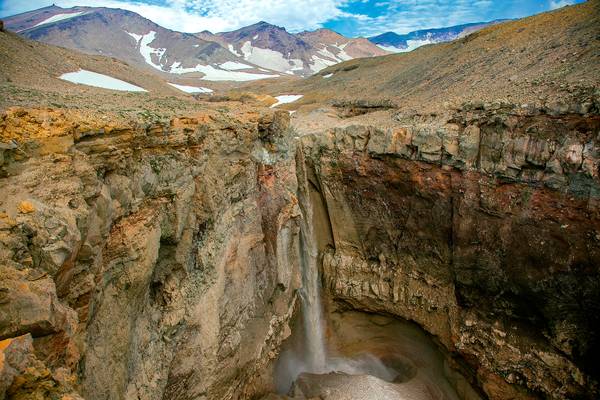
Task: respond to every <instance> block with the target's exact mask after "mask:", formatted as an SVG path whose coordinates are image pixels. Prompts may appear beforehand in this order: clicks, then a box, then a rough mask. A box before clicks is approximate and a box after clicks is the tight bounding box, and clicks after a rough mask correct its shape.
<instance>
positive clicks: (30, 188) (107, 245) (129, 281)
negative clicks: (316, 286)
mask: <svg viewBox="0 0 600 400" xmlns="http://www.w3.org/2000/svg"><path fill="white" fill-rule="evenodd" d="M288 123H289V117H288V114H287V113H286V112H276V113H262V114H261V113H257V112H255V111H248V112H245V111H239V112H237V113H236V115H235V116H233V117H232V116H228V115H226V114H225V113H224V112H219V111H207V112H206V113H203V114H199V115H196V116H194V117H191V118H175V119H173V120H172V121H171V122H170V124H168V125H161V124H153V125H149V126H144V127H142V126H133V125H132V126H125V125H123V126H114V125H111V124H109V123H106V122H102V118H99V119H98V121H85V120H82V119H80V118H78V117H77V116H76V115H72V114H70V113H66V112H58V111H50V110H22V109H13V110H9V111H8V112H6V113H5V114H4V115H3V116H2V120H1V121H0V132H1V134H2V147H0V154H1V155H2V157H1V158H0V164H1V168H2V169H1V174H2V179H1V180H0V187H1V189H0V190H1V192H2V198H1V199H0V210H1V211H2V213H1V215H0V265H1V276H2V279H1V280H0V285H1V286H0V339H2V340H3V341H1V342H0V350H1V351H2V353H1V355H2V358H1V359H0V372H1V374H0V375H1V377H2V379H1V380H0V395H1V397H2V398H19V399H21V398H22V399H24V398H28V399H31V398H34V399H38V398H39V399H41V398H50V397H52V396H55V397H56V396H59V397H60V395H63V394H68V395H70V396H71V397H70V398H79V396H80V395H81V396H83V397H85V398H89V399H123V398H129V399H133V398H144V399H203V398H206V399H231V398H246V397H249V396H251V395H253V394H254V393H255V392H256V391H260V390H264V388H263V387H262V381H261V380H260V379H259V378H260V374H261V373H262V372H263V370H264V368H265V366H266V365H267V364H268V363H269V362H270V360H271V359H272V358H273V357H275V355H276V351H277V349H278V347H279V344H280V342H281V341H282V340H283V339H284V338H285V337H286V336H287V335H288V333H289V329H288V325H287V324H288V320H289V318H290V316H291V314H292V312H293V310H294V305H295V289H296V288H297V286H298V285H299V275H298V248H297V243H298V241H297V236H298V230H299V222H298V220H299V210H298V206H297V201H296V197H295V193H296V176H295V169H294V165H295V164H294V149H293V141H292V140H290V138H289V137H288V136H289V129H288ZM290 143H291V144H290ZM55 397H52V398H55ZM63 398H66V397H63Z"/></svg>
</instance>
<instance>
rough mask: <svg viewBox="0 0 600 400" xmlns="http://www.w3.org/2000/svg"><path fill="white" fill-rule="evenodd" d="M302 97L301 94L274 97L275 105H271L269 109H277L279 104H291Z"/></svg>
mask: <svg viewBox="0 0 600 400" xmlns="http://www.w3.org/2000/svg"><path fill="white" fill-rule="evenodd" d="M302 96H303V95H301V94H283V95H281V96H275V98H276V99H277V103H275V104H273V105H272V106H271V108H273V107H277V106H279V105H281V104H286V103H293V102H294V101H296V100H299V99H300V98H302Z"/></svg>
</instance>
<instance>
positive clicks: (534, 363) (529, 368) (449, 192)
mask: <svg viewBox="0 0 600 400" xmlns="http://www.w3.org/2000/svg"><path fill="white" fill-rule="evenodd" d="M233 110H235V111H231V110H229V111H227V112H224V111H214V110H213V111H207V112H205V113H203V114H199V115H195V116H190V117H180V118H173V119H172V120H171V121H170V123H169V124H150V125H146V126H139V125H118V124H112V123H106V122H101V121H87V120H86V121H83V120H80V119H78V118H77V116H76V115H72V114H69V113H65V112H62V111H49V110H23V109H14V110H11V111H9V112H7V113H6V114H5V115H3V117H2V120H1V121H0V130H2V132H3V137H5V138H11V137H12V138H15V139H17V140H16V142H7V144H6V145H3V147H2V148H0V150H1V151H2V153H1V154H2V158H0V161H1V171H0V174H1V175H0V177H1V183H0V185H1V186H0V187H2V192H3V193H4V195H3V198H2V202H1V206H2V211H3V214H2V215H1V219H0V221H1V226H0V246H1V247H0V261H2V274H3V276H5V277H7V279H6V280H5V281H4V282H3V285H4V286H3V287H2V288H0V296H1V297H0V299H1V301H0V310H1V311H2V313H1V314H0V315H2V317H1V318H0V327H1V328H2V330H1V331H0V339H4V341H3V342H2V343H3V345H2V349H3V352H4V359H5V361H4V363H3V364H2V368H4V369H5V371H7V372H6V373H7V375H6V376H11V377H16V376H21V377H22V378H21V379H18V380H14V381H13V380H12V379H11V382H9V383H6V384H5V383H2V385H5V386H0V387H1V388H2V389H3V390H4V391H5V392H6V393H7V394H6V395H5V396H6V398H36V396H38V397H40V396H45V395H47V394H48V393H52V395H55V396H57V398H60V397H59V396H66V395H68V396H72V398H78V396H83V397H84V398H86V399H87V398H89V399H92V398H93V399H122V398H127V399H130V398H131V399H137V398H139V399H173V400H174V399H245V398H248V399H254V398H256V399H259V398H261V397H262V396H264V395H267V396H271V398H276V397H275V396H277V395H275V394H273V393H275V392H277V390H278V389H279V390H280V391H281V390H282V389H281V387H279V388H278V382H277V379H278V378H277V376H278V373H280V372H281V370H282V368H283V367H282V365H283V364H282V363H285V362H286V361H285V360H286V359H285V357H296V359H297V361H301V362H307V360H308V363H309V364H312V365H311V367H314V366H315V365H316V366H318V367H319V368H321V367H323V365H324V363H327V362H328V361H329V365H330V366H331V365H332V362H333V361H336V360H337V362H338V364H336V365H337V367H336V368H337V369H338V370H340V369H341V370H343V368H341V367H340V365H341V364H339V363H340V362H342V363H344V365H345V367H344V368H347V366H348V365H349V364H348V363H350V364H352V363H351V362H350V361H353V362H354V364H352V366H354V367H356V368H358V369H359V370H360V369H361V368H362V369H365V368H366V370H367V371H368V372H370V374H371V375H377V374H379V375H380V377H384V375H385V374H386V373H387V372H389V371H392V375H390V377H389V379H390V380H391V381H394V380H396V383H397V384H398V385H397V386H394V383H393V382H387V383H386V384H390V386H385V385H386V384H382V383H381V382H386V381H385V379H383V380H381V381H377V384H380V383H381V384H382V385H384V386H385V387H386V388H394V387H395V388H400V389H399V390H403V389H402V388H408V389H406V390H412V389H411V386H410V385H416V384H417V383H420V382H424V380H423V379H425V378H424V375H423V374H425V375H427V379H430V380H431V379H437V380H438V381H437V382H434V383H433V384H431V385H430V386H429V389H430V391H429V392H423V390H421V389H423V388H422V387H421V389H419V388H417V389H414V388H413V389H414V390H421V391H419V392H418V393H426V394H424V395H423V396H424V397H418V398H423V399H426V398H431V399H438V398H439V399H445V398H458V399H469V400H470V399H479V398H481V399H485V398H489V399H534V398H548V399H593V398H596V397H597V395H598V387H597V381H598V376H599V373H598V369H597V366H596V363H595V359H596V355H597V354H598V339H597V337H598V332H597V327H596V326H597V325H600V324H598V321H597V318H598V315H599V312H600V298H599V294H600V287H599V286H600V283H599V282H600V281H599V280H598V278H599V277H598V268H597V266H598V265H600V218H599V215H598V212H599V208H598V206H599V203H598V198H599V194H600V186H599V181H598V173H599V166H598V165H599V164H598V159H599V156H598V151H597V148H598V146H597V141H598V135H599V133H600V117H598V113H597V112H592V113H587V112H586V113H579V112H576V111H573V110H563V111H560V112H554V111H551V110H544V109H534V108H522V107H517V106H513V105H510V104H503V103H497V104H485V105H470V104H466V105H464V106H463V107H462V108H460V109H457V110H454V111H452V112H451V113H449V114H447V115H421V114H417V113H412V114H403V113H395V114H392V116H391V119H392V124H391V125H390V126H386V127H378V126H365V125H352V124H349V125H347V126H345V127H338V128H333V129H328V130H325V131H323V132H320V133H318V134H299V133H298V132H296V131H295V129H294V127H293V126H292V127H290V120H289V114H288V113H287V112H285V111H275V112H273V111H271V110H265V109H254V108H248V109H244V108H241V109H236V108H233ZM48 121H52V122H51V123H48ZM15 143H17V144H15ZM307 272H310V273H312V274H313V275H312V278H310V279H312V282H316V286H315V287H309V285H308V281H307V279H306V278H307ZM315 274H316V275H315ZM315 278H316V280H315ZM310 279H309V280H310ZM315 291H316V292H315ZM317 292H320V293H317ZM302 296H305V299H303V298H302ZM315 298H316V299H319V303H321V304H316V305H315V304H314V303H313V306H316V307H318V309H319V310H321V311H322V316H321V317H318V318H320V322H319V323H315V319H314V318H306V317H307V299H308V300H309V301H310V299H313V301H314V299H315ZM311 324H313V325H315V326H310V325H311ZM317 325H319V326H321V328H319V326H317ZM307 328H308V329H307ZM315 330H316V332H317V334H319V333H320V334H322V335H323V340H319V342H320V343H322V344H323V345H324V346H325V347H326V349H327V351H328V352H331V354H330V355H329V356H330V357H329V358H334V359H335V360H333V361H332V360H327V357H325V359H323V357H320V356H323V355H319V354H316V353H318V347H312V351H309V352H308V356H309V357H308V358H306V355H307V348H306V343H309V341H307V337H306V336H307V334H306V333H305V332H307V331H313V332H314V331H315ZM303 332H304V333H303ZM313 339H314V338H313ZM407 343H409V344H411V345H412V346H408V345H407ZM313 344H314V343H313ZM282 349H283V351H282ZM415 349H419V351H415ZM411 350H412V352H411ZM357 357H358V361H357ZM360 357H363V358H362V361H361V359H360ZM411 357H413V358H412V359H411ZM340 360H341V361H340ZM415 360H416V361H415ZM426 362H427V363H429V364H426ZM333 364H335V363H333ZM417 364H418V365H417ZM374 365H375V366H380V367H381V366H382V368H380V369H378V370H376V369H377V368H379V367H377V368H375V367H373V366H374ZM365 366H367V367H365ZM334 367H335V366H334ZM308 369H310V368H308ZM329 369H331V368H329ZM334 369H335V368H334ZM320 372H323V373H324V372H328V370H327V368H324V369H323V370H322V371H320ZM11 374H12V375H11ZM394 374H396V375H395V376H394ZM428 374H429V375H428ZM324 376H325V375H324ZM417 376H418V377H419V379H416V377H417ZM431 377H433V378H431ZM330 378H331V379H333V380H334V381H335V380H338V382H329V383H327V382H326V379H330ZM281 379H283V380H285V378H281ZM311 379H312V380H311ZM315 379H316V380H315ZM344 379H346V378H344V377H343V376H340V375H328V378H327V376H326V378H323V377H321V378H318V377H315V376H310V375H303V378H302V379H301V380H300V381H298V382H297V384H296V385H295V387H296V390H298V391H299V392H302V391H305V393H304V394H305V395H306V397H307V398H310V397H314V396H317V395H320V394H321V395H322V393H316V392H311V391H312V390H316V389H315V388H318V387H320V386H319V385H321V384H323V385H325V386H327V384H331V385H340V383H339V380H341V382H342V385H347V384H349V383H348V382H347V381H344ZM356 379H359V378H356ZM360 379H365V381H361V382H364V384H365V385H366V387H371V386H369V385H374V384H375V383H374V381H372V380H370V381H369V379H370V378H365V377H361V378H360ZM15 382H16V383H15ZM318 382H321V383H318ZM323 382H325V383H323ZM401 382H404V383H401ZM407 385H408V386H407ZM283 386H286V385H283ZM286 389H287V388H286ZM299 392H297V393H299ZM269 393H271V394H269ZM411 393H417V392H411ZM427 393H429V394H427ZM398 396H402V394H398ZM42 398H43V397H42ZM398 398H402V397H398Z"/></svg>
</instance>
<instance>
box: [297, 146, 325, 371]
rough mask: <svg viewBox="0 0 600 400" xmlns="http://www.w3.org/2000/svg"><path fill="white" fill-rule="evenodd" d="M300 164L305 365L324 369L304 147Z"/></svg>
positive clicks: (319, 300) (318, 280) (312, 226)
mask: <svg viewBox="0 0 600 400" xmlns="http://www.w3.org/2000/svg"><path fill="white" fill-rule="evenodd" d="M298 158H299V160H298V162H297V168H298V171H299V172H301V174H299V180H300V181H299V182H298V201H299V203H300V209H301V211H302V220H301V222H300V228H301V229H300V262H301V271H302V291H301V299H302V306H303V317H304V329H305V340H306V343H305V345H306V352H305V355H304V360H303V361H304V363H305V368H306V369H307V371H308V372H313V373H323V372H324V371H325V368H326V360H327V354H326V348H325V338H324V334H323V330H324V328H323V309H322V304H321V280H320V279H319V265H318V258H319V250H318V246H317V243H316V242H317V240H316V236H315V232H314V224H313V208H312V203H311V198H310V189H309V183H308V178H307V176H306V164H305V162H304V160H303V158H304V154H303V151H302V150H301V151H298Z"/></svg>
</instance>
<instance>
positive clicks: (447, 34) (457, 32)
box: [369, 19, 508, 53]
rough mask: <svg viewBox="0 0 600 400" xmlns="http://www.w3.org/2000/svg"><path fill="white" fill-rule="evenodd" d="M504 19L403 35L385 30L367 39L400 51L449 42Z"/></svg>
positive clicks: (383, 46) (394, 50)
mask: <svg viewBox="0 0 600 400" xmlns="http://www.w3.org/2000/svg"><path fill="white" fill-rule="evenodd" d="M505 21H508V20H506V19H499V20H494V21H490V22H475V23H470V24H463V25H456V26H450V27H446V28H435V29H423V30H418V31H413V32H409V33H407V34H404V35H399V34H397V33H394V32H386V33H382V34H381V35H377V36H373V37H370V38H369V41H370V42H371V43H374V44H376V45H377V46H378V47H379V48H381V49H384V50H387V51H390V52H394V53H400V52H406V51H411V50H414V49H416V48H417V47H420V46H423V45H426V44H431V43H441V42H449V41H452V40H455V39H458V38H461V37H463V36H466V35H468V34H470V33H473V32H475V31H478V30H480V29H483V28H485V27H487V26H490V25H495V24H499V23H501V22H505Z"/></svg>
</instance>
